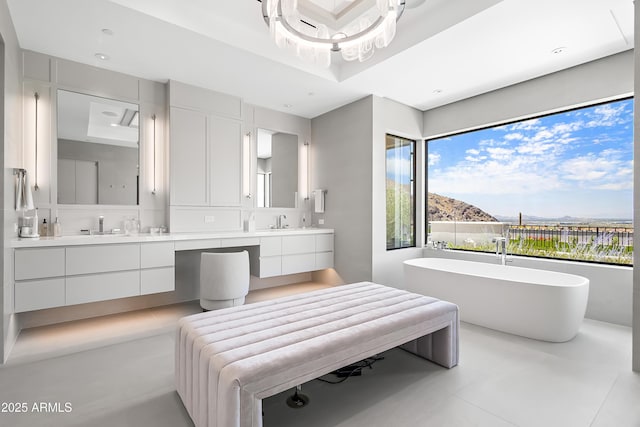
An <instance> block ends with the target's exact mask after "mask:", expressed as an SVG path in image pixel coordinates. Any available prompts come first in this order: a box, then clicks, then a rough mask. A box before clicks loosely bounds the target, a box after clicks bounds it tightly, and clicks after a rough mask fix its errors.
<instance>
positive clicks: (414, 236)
mask: <svg viewBox="0 0 640 427" xmlns="http://www.w3.org/2000/svg"><path fill="white" fill-rule="evenodd" d="M389 138H393V139H395V140H401V141H405V142H408V143H409V146H410V147H411V170H410V172H411V176H410V179H409V181H410V185H411V190H410V194H411V196H412V206H411V212H410V214H411V216H410V218H411V220H410V224H411V241H412V243H411V245H406V246H405V245H400V246H393V247H389V236H388V235H387V234H386V229H385V242H386V243H385V247H386V250H387V251H395V250H399V249H407V248H415V247H417V237H418V235H417V215H416V214H417V205H418V203H417V202H418V198H417V195H418V194H417V184H416V182H417V176H416V173H417V170H418V169H417V167H418V161H417V152H416V150H417V148H418V140H416V139H412V138H406V137H402V136H398V135H394V134H391V133H386V134H385V156H384V163H385V168H384V176H385V225H388V222H387V218H386V214H387V213H388V208H389V207H388V206H387V203H386V194H387V191H388V188H387V170H388V165H387V151H388V150H389V148H388V147H387V141H388V139H389ZM394 148H395V147H394ZM395 240H398V239H395ZM395 240H394V241H395Z"/></svg>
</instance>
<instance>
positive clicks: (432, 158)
mask: <svg viewBox="0 0 640 427" xmlns="http://www.w3.org/2000/svg"><path fill="white" fill-rule="evenodd" d="M427 157H428V159H427V164H428V166H435V165H437V164H438V163H440V157H441V156H440V154H438V153H429V155H428V156H427Z"/></svg>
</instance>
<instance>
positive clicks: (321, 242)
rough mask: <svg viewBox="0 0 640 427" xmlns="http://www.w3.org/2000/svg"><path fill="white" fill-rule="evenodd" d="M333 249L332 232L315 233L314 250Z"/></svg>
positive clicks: (327, 250)
mask: <svg viewBox="0 0 640 427" xmlns="http://www.w3.org/2000/svg"><path fill="white" fill-rule="evenodd" d="M329 251H333V234H318V235H316V252H329Z"/></svg>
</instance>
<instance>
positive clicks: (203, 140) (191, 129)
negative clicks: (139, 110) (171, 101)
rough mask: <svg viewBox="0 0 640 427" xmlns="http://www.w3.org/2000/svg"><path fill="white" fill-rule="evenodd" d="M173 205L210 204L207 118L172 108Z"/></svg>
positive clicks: (171, 176)
mask: <svg viewBox="0 0 640 427" xmlns="http://www.w3.org/2000/svg"><path fill="white" fill-rule="evenodd" d="M170 114H171V115H170V117H169V128H170V132H169V134H170V138H171V139H170V141H171V143H170V147H171V150H170V151H171V156H170V162H171V174H170V175H169V176H170V179H171V195H170V198H171V204H172V205H178V206H205V205H207V204H208V200H207V163H208V162H207V116H206V114H203V113H200V112H198V111H193V110H185V109H183V108H176V107H171V109H170Z"/></svg>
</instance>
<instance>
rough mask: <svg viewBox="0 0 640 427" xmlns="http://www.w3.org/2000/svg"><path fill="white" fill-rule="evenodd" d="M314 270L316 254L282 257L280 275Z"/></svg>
mask: <svg viewBox="0 0 640 427" xmlns="http://www.w3.org/2000/svg"><path fill="white" fill-rule="evenodd" d="M315 269H316V254H315V253H311V254H300V255H287V256H283V257H282V274H294V273H304V272H307V271H314V270H315Z"/></svg>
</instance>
